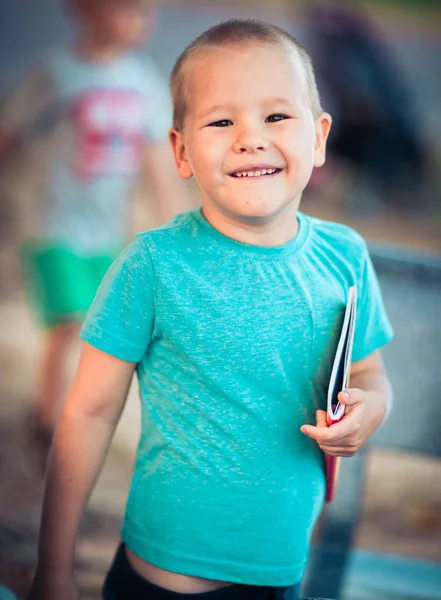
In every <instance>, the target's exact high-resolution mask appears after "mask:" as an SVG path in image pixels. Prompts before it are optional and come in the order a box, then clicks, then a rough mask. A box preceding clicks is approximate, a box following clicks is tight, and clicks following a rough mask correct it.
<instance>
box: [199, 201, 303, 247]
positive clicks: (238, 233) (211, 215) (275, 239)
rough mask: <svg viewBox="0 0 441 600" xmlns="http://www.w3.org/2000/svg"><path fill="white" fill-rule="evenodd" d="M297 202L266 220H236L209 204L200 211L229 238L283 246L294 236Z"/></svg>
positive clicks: (295, 233)
mask: <svg viewBox="0 0 441 600" xmlns="http://www.w3.org/2000/svg"><path fill="white" fill-rule="evenodd" d="M297 212H298V204H296V205H292V206H291V207H290V208H289V210H288V211H284V212H283V213H281V214H280V215H277V216H276V217H275V218H274V219H272V220H270V221H267V222H252V221H248V222H247V221H246V220H244V221H238V220H236V219H234V218H232V217H230V216H228V215H226V214H225V213H222V212H219V211H218V210H216V209H213V207H212V206H211V205H206V206H204V205H203V207H202V213H203V215H204V217H205V219H207V221H208V222H209V223H210V225H211V226H212V227H214V228H215V229H217V231H219V232H220V233H222V234H223V235H225V236H226V237H229V238H230V239H233V240H236V241H237V242H241V243H242V244H251V245H253V246H267V247H271V246H283V245H284V244H287V243H288V242H290V241H291V240H293V239H294V238H295V236H296V235H297V232H298V228H299V224H298V221H297Z"/></svg>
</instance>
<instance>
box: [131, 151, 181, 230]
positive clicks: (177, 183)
mask: <svg viewBox="0 0 441 600" xmlns="http://www.w3.org/2000/svg"><path fill="white" fill-rule="evenodd" d="M142 177H143V178H145V181H146V184H147V186H148V188H149V189H150V190H151V191H152V196H153V198H154V201H155V203H156V205H155V206H154V207H153V212H154V215H155V218H156V219H157V220H158V221H159V223H158V224H161V225H162V224H164V223H167V222H168V221H170V219H172V218H173V217H175V216H176V215H177V214H179V213H181V212H183V211H185V210H188V209H189V208H190V206H191V203H190V201H189V198H188V192H187V190H186V188H185V186H184V184H183V183H182V181H181V180H180V179H179V177H178V175H177V173H176V168H175V164H174V162H173V155H172V152H171V150H170V145H169V143H168V141H167V142H165V141H164V142H159V141H157V142H155V143H153V144H147V145H146V146H145V149H144V153H143V169H142Z"/></svg>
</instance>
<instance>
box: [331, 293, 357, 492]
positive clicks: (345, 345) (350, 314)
mask: <svg viewBox="0 0 441 600" xmlns="http://www.w3.org/2000/svg"><path fill="white" fill-rule="evenodd" d="M356 305H357V288H356V287H355V286H352V287H350V288H349V291H348V300H347V303H346V310H345V315H344V319H343V325H342V328H341V333H340V338H339V340H338V346H337V351H336V353H335V357H334V362H333V365H332V371H331V378H330V380H329V386H328V399H327V420H328V426H332V425H334V423H338V422H339V421H341V419H342V418H343V416H344V411H345V407H344V404H340V403H339V401H338V398H337V396H338V394H339V393H340V392H341V391H342V390H344V389H345V388H347V387H348V386H349V376H350V370H351V361H352V347H353V344H354V332H355V316H356ZM339 467H340V457H338V456H330V455H329V454H325V475H326V497H325V501H326V502H332V500H333V499H334V495H335V487H336V484H337V478H338V471H339Z"/></svg>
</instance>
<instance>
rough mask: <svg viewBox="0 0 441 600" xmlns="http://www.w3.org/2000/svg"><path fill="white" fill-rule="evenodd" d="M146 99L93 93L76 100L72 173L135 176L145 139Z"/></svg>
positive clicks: (130, 94) (128, 94) (110, 92)
mask: <svg viewBox="0 0 441 600" xmlns="http://www.w3.org/2000/svg"><path fill="white" fill-rule="evenodd" d="M145 113H146V106H145V99H143V97H142V96H141V95H140V94H137V93H134V92H128V91H118V90H94V91H91V92H86V93H84V94H82V95H81V96H79V97H78V99H77V100H76V102H75V105H74V110H73V121H74V125H75V134H76V140H75V146H74V155H73V167H74V170H75V173H76V174H77V175H78V176H79V177H81V178H86V179H90V178H93V177H97V176H99V175H104V174H115V175H121V176H131V175H134V174H135V173H136V172H137V171H138V169H139V167H140V160H141V148H142V146H143V144H144V140H145V132H144V130H145Z"/></svg>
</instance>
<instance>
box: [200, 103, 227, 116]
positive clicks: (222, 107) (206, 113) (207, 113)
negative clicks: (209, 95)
mask: <svg viewBox="0 0 441 600" xmlns="http://www.w3.org/2000/svg"><path fill="white" fill-rule="evenodd" d="M229 109H230V106H229V105H225V104H215V105H214V106H210V108H208V109H207V110H204V112H202V113H201V114H200V115H198V116H199V117H200V118H201V119H204V118H206V117H208V116H210V115H211V114H212V113H214V112H217V111H222V110H229Z"/></svg>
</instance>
